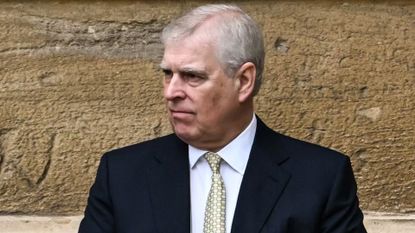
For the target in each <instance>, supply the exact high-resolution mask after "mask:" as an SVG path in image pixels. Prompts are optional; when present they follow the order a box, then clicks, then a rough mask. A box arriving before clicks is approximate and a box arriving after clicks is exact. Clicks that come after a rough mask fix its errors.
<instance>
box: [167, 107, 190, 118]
mask: <svg viewBox="0 0 415 233" xmlns="http://www.w3.org/2000/svg"><path fill="white" fill-rule="evenodd" d="M169 113H170V116H171V117H172V118H178V119H184V118H187V117H190V116H192V115H194V113H193V112H191V111H186V110H175V109H169Z"/></svg>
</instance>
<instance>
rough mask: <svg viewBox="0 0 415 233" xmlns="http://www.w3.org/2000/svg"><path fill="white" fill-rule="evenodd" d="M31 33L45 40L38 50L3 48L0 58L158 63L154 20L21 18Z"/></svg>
mask: <svg viewBox="0 0 415 233" xmlns="http://www.w3.org/2000/svg"><path fill="white" fill-rule="evenodd" d="M22 18H23V20H26V21H27V22H28V23H30V24H32V27H33V30H34V31H35V32H37V33H39V34H41V35H44V36H45V40H46V41H45V43H44V44H43V45H42V46H33V47H31V46H27V47H24V48H7V49H3V50H2V51H0V54H2V53H6V55H7V54H30V55H48V54H70V55H72V54H83V55H90V56H94V57H116V58H144V59H149V60H159V59H160V57H161V55H162V44H161V41H160V39H159V37H160V33H161V31H162V29H163V27H164V25H163V24H162V23H160V22H158V21H156V20H154V19H153V20H150V21H147V22H139V21H130V22H116V21H73V20H68V19H60V18H45V17H39V16H23V17H22Z"/></svg>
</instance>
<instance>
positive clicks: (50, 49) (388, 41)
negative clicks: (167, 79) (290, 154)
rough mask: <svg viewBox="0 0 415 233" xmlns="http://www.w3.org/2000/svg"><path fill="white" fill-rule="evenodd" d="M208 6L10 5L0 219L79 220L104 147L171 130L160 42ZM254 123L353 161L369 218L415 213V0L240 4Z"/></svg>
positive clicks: (4, 48)
mask: <svg viewBox="0 0 415 233" xmlns="http://www.w3.org/2000/svg"><path fill="white" fill-rule="evenodd" d="M200 4H202V1H194V2H189V1H186V2H180V3H176V2H174V1H138V2H130V1H36V2H35V1H33V2H32V1H2V2H1V3H0V32H1V33H0V105H1V107H0V214H1V215H16V214H26V215H79V214H82V211H83V209H84V206H85V203H86V197H87V194H88V190H89V187H90V185H91V183H92V181H93V179H94V176H95V172H96V167H97V163H98V161H99V158H100V156H101V155H102V153H103V152H104V151H106V150H109V149H111V148H116V147H121V146H124V145H127V144H131V143H135V142H139V141H143V140H146V139H149V138H153V137H157V136H160V135H164V134H167V133H169V132H170V127H169V124H168V122H167V121H166V117H165V111H164V106H163V104H162V97H161V77H162V74H161V72H160V71H159V69H158V62H159V59H160V56H161V52H162V47H161V44H160V42H159V40H158V36H159V33H160V31H161V30H162V28H163V26H164V25H166V24H167V23H168V22H169V21H170V20H171V19H172V18H175V17H177V16H178V15H180V14H182V13H184V12H185V11H187V10H188V9H189V8H191V7H194V6H197V5H200ZM239 5H240V6H241V7H242V8H244V9H245V10H246V11H247V12H248V13H249V14H250V15H252V17H253V18H255V19H256V20H257V21H258V23H259V24H260V25H261V27H262V28H263V30H264V35H265V40H266V50H267V60H266V70H265V81H264V85H263V89H262V90H261V91H260V93H259V96H258V97H257V99H256V104H257V109H256V111H257V113H258V115H259V116H260V117H261V118H263V120H264V121H265V122H266V123H267V124H268V125H269V126H271V127H272V128H274V129H276V130H278V131H280V132H282V133H285V134H288V135H291V136H293V137H297V138H300V139H304V140H307V141H310V142H315V143H319V144H322V145H324V146H328V147H331V148H334V149H336V150H340V151H342V152H344V153H346V154H348V155H349V156H350V157H351V160H352V163H353V168H354V171H355V174H356V178H357V182H358V185H359V195H360V199H361V206H362V208H363V209H364V210H366V211H375V212H400V213H409V212H414V211H415V194H414V193H415V63H414V62H415V55H414V51H415V23H414V22H415V15H414V14H415V3H414V1H410V0H407V1H376V2H374V1H278V2H277V1H265V0H264V1H241V2H239Z"/></svg>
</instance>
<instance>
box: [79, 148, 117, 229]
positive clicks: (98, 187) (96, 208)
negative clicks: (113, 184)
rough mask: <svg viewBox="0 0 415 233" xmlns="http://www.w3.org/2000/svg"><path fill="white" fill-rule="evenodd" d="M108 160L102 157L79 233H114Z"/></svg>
mask: <svg viewBox="0 0 415 233" xmlns="http://www.w3.org/2000/svg"><path fill="white" fill-rule="evenodd" d="M108 172H109V171H108V158H107V156H106V155H104V156H102V158H101V162H100V164H99V166H98V172H97V176H96V179H95V182H94V184H93V185H92V187H91V189H90V193H89V197H88V202H87V206H86V209H85V215H84V218H83V219H82V221H81V224H80V226H79V231H78V233H114V232H115V230H114V218H113V211H112V203H111V195H110V192H109V182H108Z"/></svg>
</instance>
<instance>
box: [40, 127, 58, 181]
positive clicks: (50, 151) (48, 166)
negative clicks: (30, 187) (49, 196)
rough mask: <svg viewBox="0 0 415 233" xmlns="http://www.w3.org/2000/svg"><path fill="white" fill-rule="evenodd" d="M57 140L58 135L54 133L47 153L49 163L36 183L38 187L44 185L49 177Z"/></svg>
mask: <svg viewBox="0 0 415 233" xmlns="http://www.w3.org/2000/svg"><path fill="white" fill-rule="evenodd" d="M55 139H56V133H53V134H52V136H51V138H50V140H49V148H48V149H47V151H46V154H47V162H46V165H45V167H44V169H43V172H42V174H41V175H40V177H39V178H38V180H37V181H36V186H39V185H40V184H42V183H43V182H44V181H45V180H46V177H47V175H48V174H49V170H50V165H51V163H52V153H53V148H54V147H55V141H56V140H55Z"/></svg>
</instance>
